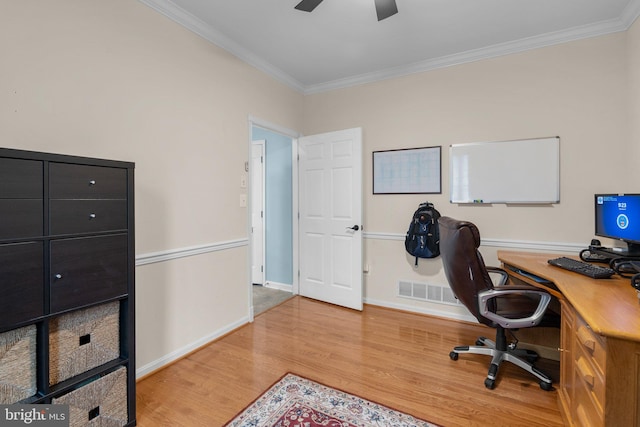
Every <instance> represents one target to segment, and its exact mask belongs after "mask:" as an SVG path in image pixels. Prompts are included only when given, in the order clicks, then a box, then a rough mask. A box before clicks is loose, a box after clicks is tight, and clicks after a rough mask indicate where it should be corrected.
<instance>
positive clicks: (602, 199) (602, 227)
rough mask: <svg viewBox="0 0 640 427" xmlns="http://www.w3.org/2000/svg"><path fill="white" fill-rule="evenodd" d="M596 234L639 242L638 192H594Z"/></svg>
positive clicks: (639, 207)
mask: <svg viewBox="0 0 640 427" xmlns="http://www.w3.org/2000/svg"><path fill="white" fill-rule="evenodd" d="M595 208H596V230H595V231H596V233H595V234H596V236H602V237H609V238H611V239H617V240H624V241H625V242H627V244H628V245H629V243H631V245H629V249H631V247H632V246H634V249H635V246H636V245H635V244H640V194H596V195H595Z"/></svg>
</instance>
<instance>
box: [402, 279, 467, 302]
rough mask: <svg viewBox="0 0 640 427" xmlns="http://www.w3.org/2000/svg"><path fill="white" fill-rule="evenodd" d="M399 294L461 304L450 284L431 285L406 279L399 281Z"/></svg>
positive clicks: (422, 299) (430, 300)
mask: <svg viewBox="0 0 640 427" xmlns="http://www.w3.org/2000/svg"><path fill="white" fill-rule="evenodd" d="M398 296H400V297H403V298H411V299H417V300H421V301H429V302H436V303H440V304H450V305H458V304H460V303H459V302H458V300H457V299H456V297H455V296H454V295H453V292H452V291H451V288H449V287H448V286H446V287H445V286H442V285H429V284H426V283H416V282H407V281H404V280H401V281H399V282H398Z"/></svg>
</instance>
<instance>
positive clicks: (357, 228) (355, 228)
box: [347, 225, 360, 231]
mask: <svg viewBox="0 0 640 427" xmlns="http://www.w3.org/2000/svg"><path fill="white" fill-rule="evenodd" d="M347 230H353V231H358V230H360V226H358V225H354V226H353V227H347Z"/></svg>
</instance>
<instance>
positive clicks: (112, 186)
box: [49, 163, 127, 199]
mask: <svg viewBox="0 0 640 427" xmlns="http://www.w3.org/2000/svg"><path fill="white" fill-rule="evenodd" d="M49 178H50V183H49V197H50V198H51V199H126V198H127V170H126V169H121V168H110V167H103V166H86V165H74V164H67V163H51V164H50V165H49Z"/></svg>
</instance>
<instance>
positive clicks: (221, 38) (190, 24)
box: [138, 0, 305, 93]
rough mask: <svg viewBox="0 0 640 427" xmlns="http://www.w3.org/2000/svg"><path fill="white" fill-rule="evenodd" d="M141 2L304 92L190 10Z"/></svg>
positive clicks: (161, 1)
mask: <svg viewBox="0 0 640 427" xmlns="http://www.w3.org/2000/svg"><path fill="white" fill-rule="evenodd" d="M138 1H139V2H140V3H142V4H144V5H146V6H149V7H150V8H151V9H153V10H155V11H156V12H159V13H161V14H163V15H164V16H166V17H167V18H169V19H171V20H172V21H174V22H176V23H177V24H179V25H181V26H183V27H184V28H186V29H188V30H189V31H192V32H194V33H195V34H197V35H199V36H200V37H202V38H204V39H205V40H208V41H210V42H211V43H213V44H215V45H216V46H218V47H220V48H222V49H224V50H226V51H227V52H229V53H231V54H232V55H234V56H236V57H238V58H239V59H240V60H242V61H244V62H246V63H247V64H249V65H251V66H253V67H255V68H257V69H258V70H260V71H262V72H264V73H266V74H268V75H269V76H271V77H273V78H274V79H275V80H277V81H279V82H280V83H283V84H285V85H286V86H289V87H290V88H292V89H294V90H296V91H298V92H301V93H304V89H305V88H304V85H303V84H302V83H300V82H299V81H297V80H296V79H294V78H293V77H291V76H290V75H288V74H287V73H285V72H284V71H282V70H280V69H279V68H277V67H274V66H273V65H271V64H270V63H268V62H267V61H265V60H263V59H262V58H260V57H259V56H257V55H256V54H254V53H253V52H251V51H249V50H248V49H245V48H244V47H242V46H240V45H239V44H238V43H236V42H235V41H233V40H231V39H230V38H229V37H227V36H225V35H224V34H222V33H221V32H219V31H218V30H216V29H215V28H213V27H211V26H210V25H208V24H206V23H205V22H203V21H202V20H200V19H199V18H197V17H195V16H193V15H192V14H190V13H189V12H187V11H185V10H184V9H182V8H180V7H178V6H177V5H176V4H175V3H173V2H171V1H170V0H138Z"/></svg>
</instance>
